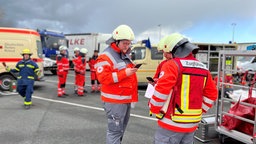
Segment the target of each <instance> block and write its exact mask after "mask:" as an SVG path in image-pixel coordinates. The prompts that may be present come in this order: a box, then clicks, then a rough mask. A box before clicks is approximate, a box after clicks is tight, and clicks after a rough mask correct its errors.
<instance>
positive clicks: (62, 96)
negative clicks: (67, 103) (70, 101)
mask: <svg viewBox="0 0 256 144" xmlns="http://www.w3.org/2000/svg"><path fill="white" fill-rule="evenodd" d="M58 98H66V96H64V95H61V96H58Z"/></svg>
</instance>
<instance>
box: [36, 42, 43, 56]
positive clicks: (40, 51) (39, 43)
mask: <svg viewBox="0 0 256 144" xmlns="http://www.w3.org/2000/svg"><path fill="white" fill-rule="evenodd" d="M36 45H37V54H38V57H40V58H43V49H42V43H41V41H39V40H37V41H36Z"/></svg>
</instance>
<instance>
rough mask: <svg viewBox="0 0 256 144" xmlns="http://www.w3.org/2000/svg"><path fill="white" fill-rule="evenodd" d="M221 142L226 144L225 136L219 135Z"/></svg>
mask: <svg viewBox="0 0 256 144" xmlns="http://www.w3.org/2000/svg"><path fill="white" fill-rule="evenodd" d="M219 141H220V143H221V144H225V137H224V135H223V134H219Z"/></svg>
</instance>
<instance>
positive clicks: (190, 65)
mask: <svg viewBox="0 0 256 144" xmlns="http://www.w3.org/2000/svg"><path fill="white" fill-rule="evenodd" d="M174 60H175V61H176V63H177V64H178V66H179V70H180V72H179V73H180V74H179V77H178V80H177V84H176V88H174V90H173V93H172V98H173V99H172V100H171V102H170V103H171V104H172V105H171V106H170V107H169V110H168V111H167V114H166V115H169V116H170V117H171V119H172V121H174V122H181V123H193V122H199V121H200V120H201V116H202V102H203V88H204V86H205V82H206V80H207V76H208V69H207V68H206V66H205V65H204V64H203V63H201V62H199V61H198V60H196V59H189V60H188V59H182V58H175V59H174Z"/></svg>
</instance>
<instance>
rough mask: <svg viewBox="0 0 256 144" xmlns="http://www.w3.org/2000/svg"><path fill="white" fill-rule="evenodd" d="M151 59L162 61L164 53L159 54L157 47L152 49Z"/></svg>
mask: <svg viewBox="0 0 256 144" xmlns="http://www.w3.org/2000/svg"><path fill="white" fill-rule="evenodd" d="M151 59H152V60H162V59H163V53H162V52H159V51H158V50H157V48H156V47H152V48H151Z"/></svg>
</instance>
